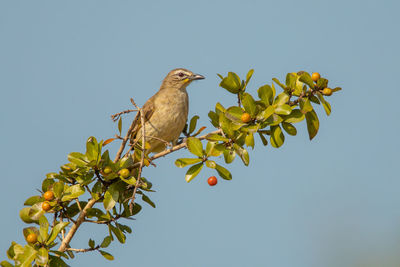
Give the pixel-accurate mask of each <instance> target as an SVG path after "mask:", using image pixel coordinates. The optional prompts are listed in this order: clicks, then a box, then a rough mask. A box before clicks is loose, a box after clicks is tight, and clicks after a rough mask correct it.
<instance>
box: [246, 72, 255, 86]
mask: <svg viewBox="0 0 400 267" xmlns="http://www.w3.org/2000/svg"><path fill="white" fill-rule="evenodd" d="M253 73H254V70H253V69H251V70H249V72H248V73H247V75H246V85H247V84H248V83H249V82H250V79H251V76H253Z"/></svg>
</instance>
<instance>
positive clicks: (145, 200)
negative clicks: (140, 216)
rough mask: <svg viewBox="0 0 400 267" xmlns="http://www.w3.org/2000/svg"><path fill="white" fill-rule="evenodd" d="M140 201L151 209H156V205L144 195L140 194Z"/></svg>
mask: <svg viewBox="0 0 400 267" xmlns="http://www.w3.org/2000/svg"><path fill="white" fill-rule="evenodd" d="M142 200H143V201H144V202H146V203H147V204H149V205H150V206H152V207H153V208H155V207H156V204H154V202H153V201H152V200H151V199H150V198H149V197H148V196H146V195H145V194H142Z"/></svg>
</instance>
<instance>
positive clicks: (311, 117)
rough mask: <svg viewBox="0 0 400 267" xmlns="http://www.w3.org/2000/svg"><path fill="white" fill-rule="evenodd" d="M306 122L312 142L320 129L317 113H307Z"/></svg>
mask: <svg viewBox="0 0 400 267" xmlns="http://www.w3.org/2000/svg"><path fill="white" fill-rule="evenodd" d="M306 121H307V130H308V136H309V137H310V140H312V139H313V138H314V137H315V136H316V135H317V133H318V129H319V120H318V116H317V113H315V111H314V110H312V111H311V112H308V113H306Z"/></svg>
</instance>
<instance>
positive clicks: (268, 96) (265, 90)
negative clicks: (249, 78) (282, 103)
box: [257, 84, 275, 106]
mask: <svg viewBox="0 0 400 267" xmlns="http://www.w3.org/2000/svg"><path fill="white" fill-rule="evenodd" d="M257 92H258V97H259V98H260V99H261V101H262V102H263V103H264V104H265V105H267V106H269V105H271V104H272V101H273V99H274V97H275V88H273V87H271V86H269V85H268V84H267V85H264V86H261V87H260V88H258V91H257Z"/></svg>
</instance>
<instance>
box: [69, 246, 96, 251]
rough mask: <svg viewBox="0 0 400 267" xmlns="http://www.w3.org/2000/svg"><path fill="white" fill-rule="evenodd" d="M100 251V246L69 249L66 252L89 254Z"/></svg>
mask: <svg viewBox="0 0 400 267" xmlns="http://www.w3.org/2000/svg"><path fill="white" fill-rule="evenodd" d="M98 249H100V246H95V247H94V248H67V249H66V250H69V251H74V252H89V251H93V250H98Z"/></svg>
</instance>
